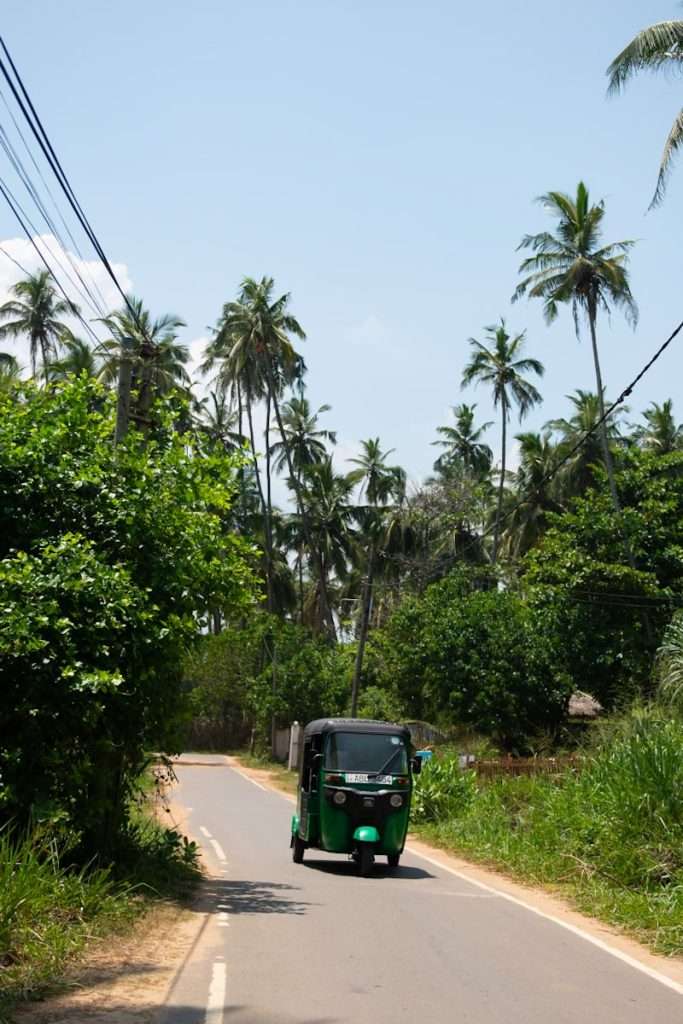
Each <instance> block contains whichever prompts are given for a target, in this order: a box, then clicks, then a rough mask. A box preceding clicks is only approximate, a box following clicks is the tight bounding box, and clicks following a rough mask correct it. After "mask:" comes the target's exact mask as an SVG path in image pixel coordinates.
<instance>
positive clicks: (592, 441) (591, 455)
mask: <svg viewBox="0 0 683 1024" xmlns="http://www.w3.org/2000/svg"><path fill="white" fill-rule="evenodd" d="M566 397H567V399H568V400H569V401H570V402H571V404H572V406H573V411H572V414H571V415H570V417H569V418H568V419H567V418H563V417H560V418H558V419H554V420H549V421H548V422H547V423H546V424H545V428H544V429H545V430H549V431H551V432H552V433H553V434H557V435H559V436H558V441H557V450H558V456H559V457H560V458H563V457H564V456H565V455H567V454H568V453H569V452H570V451H572V449H574V448H576V451H575V452H574V454H573V455H572V456H571V457H570V458H569V460H568V461H567V462H565V463H564V465H563V466H562V468H561V469H560V471H559V473H558V482H559V490H560V493H561V494H562V496H563V498H565V499H566V498H574V497H577V496H578V495H581V494H584V493H585V491H587V490H588V488H589V487H592V486H593V485H594V484H595V479H596V477H595V469H596V467H597V466H604V464H605V453H604V448H603V444H602V439H601V438H600V436H599V434H598V433H596V432H595V426H596V424H597V423H598V421H599V419H600V402H599V401H598V396H597V395H596V394H594V393H593V392H592V391H583V390H581V389H580V388H579V389H577V390H576V391H575V392H574V394H572V395H567V396H566ZM625 412H626V409H625V408H623V407H622V408H620V409H615V411H614V413H613V414H612V415H611V416H610V418H609V420H608V421H607V423H606V429H607V439H608V443H609V447H610V451H611V450H612V449H614V448H615V447H617V446H619V445H623V444H624V438H623V436H622V433H621V422H620V420H621V417H622V415H623V413H625ZM577 445H578V446H579V447H577Z"/></svg>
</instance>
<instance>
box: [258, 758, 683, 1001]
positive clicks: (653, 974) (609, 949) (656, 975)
mask: <svg viewBox="0 0 683 1024" xmlns="http://www.w3.org/2000/svg"><path fill="white" fill-rule="evenodd" d="M240 774H241V772H240ZM272 792H273V793H278V795H279V796H281V797H282V798H283V799H284V800H287V801H288V802H289V803H292V804H296V799H295V798H294V797H292V796H290V795H289V794H288V793H282V792H281V791H280V790H277V789H273V790H272ZM406 850H407V851H408V853H410V854H412V855H413V857H419V858H420V860H425V861H427V863H428V864H433V865H434V867H436V868H441V870H442V871H447V872H448V873H449V874H450V875H455V877H456V878H460V879H462V881H463V882H467V884H468V885H475V886H477V888H479V889H483V890H484V891H485V892H488V893H491V894H492V895H494V896H500V897H501V899H504V900H508V902H510V903H516V904H517V906H519V907H522V908H523V909H524V910H528V911H529V912H530V913H532V914H536V916H537V917H544V918H545V919H546V921H552V923H553V924H557V925H559V926H560V928H564V929H565V930H566V931H568V932H572V933H573V934H574V935H576V936H577V937H578V938H579V939H583V940H584V941H585V942H590V943H591V945H592V946H596V947H597V948H598V949H601V950H602V951H603V953H608V954H609V955H610V956H613V957H616V958H617V960H621V961H622V963H625V964H628V966H629V967H633V969H634V970H636V971H640V972H641V974H647V976H648V977H649V978H652V980H653V981H658V982H659V983H660V985H665V986H666V987H667V988H670V989H672V991H674V992H676V993H677V994H678V995H679V996H683V985H682V984H681V983H680V982H679V981H674V979H673V978H669V977H667V975H666V974H660V972H659V971H656V970H655V969H654V967H648V966H647V965H646V964H641V962H640V960H636V959H635V957H632V956H629V955H628V953H622V951H621V950H620V949H615V948H614V946H610V945H609V943H607V942H603V940H602V939H598V938H596V937H595V936H593V935H591V934H590V932H586V931H584V930H583V928H579V927H577V925H575V924H569V922H568V921H563V920H562V918H560V917H555V916H554V915H553V914H546V913H545V911H544V910H538V908H537V907H534V906H532V905H531V904H530V903H525V901H524V900H519V899H517V897H516V896H511V895H510V893H507V892H504V891H503V890H502V889H496V888H495V887H494V886H492V885H486V884H485V883H484V882H477V881H476V880H475V879H474V878H470V876H469V875H466V874H465V873H464V872H462V871H456V870H455V868H450V867H448V865H447V864H442V863H441V861H439V860H435V859H434V858H433V857H428V856H427V854H426V853H418V851H417V850H414V849H413V847H412V846H406Z"/></svg>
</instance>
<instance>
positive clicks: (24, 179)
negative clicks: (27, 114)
mask: <svg viewBox="0 0 683 1024" xmlns="http://www.w3.org/2000/svg"><path fill="white" fill-rule="evenodd" d="M0 146H2V148H3V149H4V151H5V153H6V155H7V158H8V160H9V161H10V164H11V165H12V167H13V169H14V171H15V173H16V175H17V177H18V178H19V180H20V181H21V183H22V184H23V185H24V187H25V189H26V191H27V192H28V194H29V196H30V197H31V199H32V200H33V202H34V203H35V205H36V207H37V209H38V212H39V213H40V215H41V216H42V218H43V220H44V221H45V224H46V225H47V228H48V231H50V232H51V233H52V235H53V236H54V238H55V239H56V240H57V243H58V244H59V246H60V248H61V250H62V252H63V253H64V255H65V256H66V259H67V260H68V262H69V265H70V266H71V269H72V270H73V272H74V274H75V275H76V277H77V278H78V280H79V281H80V283H81V285H82V287H83V291H82V292H80V294H81V297H83V298H84V300H85V302H86V303H88V302H89V304H90V305H91V307H92V309H93V311H94V312H95V313H96V314H98V315H99V316H104V315H105V311H104V306H103V304H102V303H100V301H99V299H98V298H97V297H96V296H95V295H94V294H93V292H92V291H91V289H90V286H89V285H88V283H87V282H86V281H85V279H84V277H83V275H82V274H81V272H80V270H79V268H78V266H77V264H76V261H75V260H74V259H73V257H72V256H71V253H70V252H69V251H68V249H67V247H66V245H65V243H64V240H63V238H62V237H61V234H60V232H59V229H58V228H57V226H56V224H55V223H54V221H53V220H52V217H51V216H50V214H49V213H48V211H47V208H46V206H45V204H44V203H43V201H42V199H41V197H40V195H39V193H38V190H37V189H36V187H35V185H34V184H33V182H32V181H31V178H30V176H29V174H28V172H27V171H26V168H25V167H24V164H23V163H22V160H21V158H20V156H19V154H18V153H17V152H16V150H15V148H14V146H13V145H12V142H11V140H10V138H9V136H8V134H7V132H6V131H5V129H4V128H3V127H2V124H0ZM26 219H28V218H26ZM53 256H54V253H53ZM91 278H92V275H91ZM72 283H73V282H72ZM76 287H77V286H76ZM93 287H94V288H95V289H96V290H98V289H97V284H96V282H95V281H94V279H93ZM98 291H99V290H98ZM86 296H87V297H86Z"/></svg>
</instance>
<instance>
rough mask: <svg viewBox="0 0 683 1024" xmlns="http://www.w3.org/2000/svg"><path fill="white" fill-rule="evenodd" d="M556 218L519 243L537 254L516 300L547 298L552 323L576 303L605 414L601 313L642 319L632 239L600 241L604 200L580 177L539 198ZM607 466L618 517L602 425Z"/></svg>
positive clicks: (526, 265)
mask: <svg viewBox="0 0 683 1024" xmlns="http://www.w3.org/2000/svg"><path fill="white" fill-rule="evenodd" d="M538 201H539V202H540V203H541V205H542V206H543V207H544V208H545V209H546V210H547V211H548V213H550V215H551V216H553V217H555V218H556V219H557V232H556V234H554V235H553V234H551V233H550V232H548V231H543V232H541V233H540V234H537V235H525V236H524V238H523V239H522V241H521V243H520V245H519V248H520V249H531V251H532V252H533V253H534V255H533V256H529V257H528V258H527V259H525V260H523V261H522V264H521V266H520V268H519V271H520V274H522V275H524V276H523V278H522V280H521V281H520V283H519V285H518V286H517V289H516V291H515V294H514V296H513V301H515V300H517V299H519V298H521V296H523V295H527V296H528V297H529V298H534V299H542V301H543V311H544V314H545V319H546V321H547V322H548V323H552V322H553V321H554V320H555V319H556V318H557V315H558V308H559V306H560V305H563V304H567V305H569V306H570V307H571V310H572V314H573V317H574V327H575V330H576V336H577V338H578V336H579V324H580V319H581V317H582V316H583V317H585V319H586V320H587V321H588V328H589V331H590V337H591V346H592V349H593V365H594V368H595V384H596V392H597V395H598V402H599V404H600V416H601V418H603V417H604V415H605V401H604V388H603V383H602V371H601V369H600V357H599V354H598V340H597V334H596V323H597V319H598V313H599V312H600V311H601V310H603V311H604V312H606V313H609V311H610V308H611V307H612V306H614V307H616V308H617V309H621V310H623V312H624V314H625V316H626V319H627V321H630V322H631V323H632V324H633V325H634V326H635V324H636V323H637V320H638V307H637V306H636V303H635V300H634V298H633V296H632V294H631V289H630V287H629V281H628V271H627V260H628V253H629V250H630V249H631V247H632V246H633V244H634V243H633V242H632V241H624V242H612V243H611V244H609V245H604V246H600V245H599V242H600V238H601V235H602V221H603V218H604V216H605V203H604V201H603V200H600V202H599V203H596V204H595V205H591V202H590V196H589V194H588V189H587V188H586V186H585V185H584V183H583V182H582V181H580V182H579V184H578V187H577V190H576V197H575V198H574V199H572V198H571V196H568V195H566V194H565V193H564V192H548V193H546V194H545V195H543V196H541V197H540V198H539V200H538ZM600 436H601V438H602V448H603V455H604V459H605V469H606V470H607V477H608V481H609V487H610V491H611V494H612V502H613V504H614V509H615V512H616V513H617V515H618V516H620V514H621V506H620V504H619V496H618V494H617V486H616V482H615V479H614V466H613V464H612V456H611V454H610V448H609V438H608V433H607V427H606V424H605V423H604V422H603V423H602V426H601V427H600Z"/></svg>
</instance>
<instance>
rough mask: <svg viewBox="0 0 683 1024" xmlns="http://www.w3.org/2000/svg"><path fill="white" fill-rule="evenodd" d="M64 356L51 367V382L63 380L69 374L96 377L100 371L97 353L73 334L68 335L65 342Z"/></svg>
mask: <svg viewBox="0 0 683 1024" xmlns="http://www.w3.org/2000/svg"><path fill="white" fill-rule="evenodd" d="M62 345H63V354H62V356H61V357H60V358H59V359H57V360H56V361H55V362H54V363H52V364H51V365H50V370H49V376H50V380H61V379H62V378H64V377H66V376H67V374H70V373H71V374H75V375H76V376H80V375H81V374H83V373H84V374H86V376H88V377H96V376H97V374H98V369H99V366H98V364H99V359H98V356H97V353H96V352H95V351H94V349H93V348H92V346H91V345H89V344H88V342H87V341H85V340H84V339H83V338H78V337H76V336H75V335H73V334H69V335H67V336H66V337H65V338H64V339H63V341H62Z"/></svg>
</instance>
